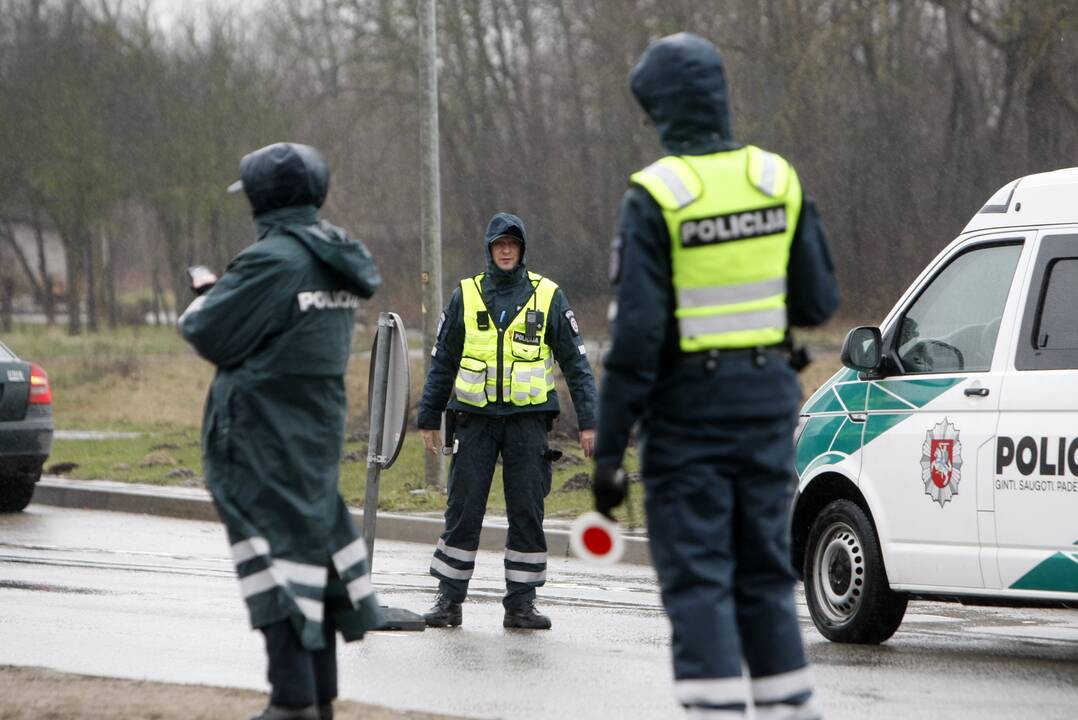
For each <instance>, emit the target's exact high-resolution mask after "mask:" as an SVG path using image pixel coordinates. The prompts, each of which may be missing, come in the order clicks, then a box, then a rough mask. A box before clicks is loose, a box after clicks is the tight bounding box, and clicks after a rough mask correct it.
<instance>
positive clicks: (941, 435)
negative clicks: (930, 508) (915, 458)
mask: <svg viewBox="0 0 1078 720" xmlns="http://www.w3.org/2000/svg"><path fill="white" fill-rule="evenodd" d="M921 480H923V481H924V484H925V495H928V496H929V497H930V498H932V499H933V500H935V501H936V502H938V503H939V506H940V507H943V505H944V503H946V502H948V501H949V500H950V499H951V498H952V497H954V496H955V495H957V494H958V483H959V482H960V481H961V480H962V443H961V442H959V441H958V428H956V427H955V426H954V423H951V422H948V421H947V418H943V420H941V421H940V422H938V423H936V425H935V426H934V427H933V428H932V429H931V430H929V431H928V432H927V433H925V442H924V445H922V446H921Z"/></svg>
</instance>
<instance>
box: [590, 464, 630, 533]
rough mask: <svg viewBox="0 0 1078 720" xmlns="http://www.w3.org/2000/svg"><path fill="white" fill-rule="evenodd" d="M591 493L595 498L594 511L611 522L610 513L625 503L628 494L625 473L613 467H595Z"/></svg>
mask: <svg viewBox="0 0 1078 720" xmlns="http://www.w3.org/2000/svg"><path fill="white" fill-rule="evenodd" d="M591 492H592V495H594V496H595V509H596V511H598V512H601V513H602V514H603V515H606V516H607V517H608V518H610V519H611V520H613V519H614V517H613V515H611V514H610V511H611V510H613V509H614V508H616V507H617V506H618V505H621V504H622V503H623V502H625V496H626V495H628V494H629V481H628V478H626V477H625V471H624V470H622V469H621V468H619V467H617V466H615V465H596V466H595V474H594V475H593V476H592V480H591Z"/></svg>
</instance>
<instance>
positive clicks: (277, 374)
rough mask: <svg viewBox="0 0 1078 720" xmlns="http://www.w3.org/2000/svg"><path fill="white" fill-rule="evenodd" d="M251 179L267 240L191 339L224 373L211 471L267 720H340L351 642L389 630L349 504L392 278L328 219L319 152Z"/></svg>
mask: <svg viewBox="0 0 1078 720" xmlns="http://www.w3.org/2000/svg"><path fill="white" fill-rule="evenodd" d="M240 178H241V179H240V181H239V182H238V183H236V184H235V185H234V189H240V188H242V190H243V191H244V193H245V194H246V195H247V199H248V200H249V201H250V204H251V208H252V210H253V212H254V220H255V226H256V228H257V241H256V242H255V243H254V244H252V245H250V246H249V247H247V248H246V249H245V250H243V251H242V252H241V253H240V254H239V255H237V256H236V257H235V258H233V260H232V261H231V262H230V263H229V265H228V267H227V268H226V269H225V272H224V274H223V275H222V276H221V278H220V280H217V281H216V283H215V284H212V285H210V284H209V283H207V282H206V281H205V280H202V281H201V282H199V283H198V287H196V292H198V293H200V294H199V296H198V297H197V298H196V299H195V301H194V302H193V303H191V305H190V306H189V307H188V308H187V310H186V311H185V312H184V313H183V315H182V316H181V317H180V321H179V325H180V332H181V333H182V334H183V336H184V338H185V339H186V340H187V341H188V342H190V343H191V344H192V345H193V346H194V348H195V349H196V350H197V351H198V353H199V354H200V355H201V356H202V357H204V358H205V359H206V360H208V361H210V362H211V363H213V364H214V365H216V366H217V374H216V376H215V377H214V379H213V384H212V385H211V386H210V393H209V396H208V397H207V398H206V411H205V417H204V419H203V427H202V451H203V464H204V468H205V473H206V484H207V486H208V487H209V489H210V492H211V494H212V495H213V500H214V504H215V506H216V507H217V512H218V514H219V515H220V516H221V520H222V521H223V522H224V524H225V527H226V528H227V530H228V539H229V543H230V544H231V549H232V559H233V561H234V562H235V566H236V573H237V575H238V576H239V581H240V589H241V591H242V593H243V597H244V599H245V601H246V603H247V610H248V613H249V615H250V620H251V625H252V627H256V628H258V629H259V630H261V631H262V633H263V634H264V635H265V640H266V652H267V654H268V656H269V671H268V677H269V681H270V685H271V686H272V691H271V695H270V704H269V706H268V707H267V708H266V709H265V710H264V711H263V712H262V714H260V715H259V716H258V718H257V720H330V719H331V718H332V716H333V709H332V701H333V699H334V698H335V697H336V696H337V659H336V633H337V631H340V632H341V634H342V635H343V636H344V638H345V640H346V641H350V640H358V639H360V638H362V637H363V634H364V632H365V631H366V630H369V629H371V628H374V627H378V626H379V625H380V624H381V613H380V611H379V608H378V603H377V601H376V598H375V596H374V592H373V590H372V587H371V579H370V575H369V574H368V561H367V547H366V543H365V542H364V541H363V536H362V535H361V534H360V532H359V530H358V529H357V528H356V526H355V524H354V523H353V521H352V517H351V515H350V514H349V512H348V508H347V507H345V504H344V501H343V500H342V499H341V496H340V494H339V493H338V490H337V481H338V474H339V468H340V460H341V450H342V446H343V442H344V421H345V390H344V374H345V369H346V367H347V364H348V358H349V353H350V350H351V343H352V330H353V328H354V327H355V314H356V308H357V307H358V306H359V301H360V299H365V298H369V297H370V296H371V295H373V294H374V291H375V290H376V289H377V288H378V286H379V285H380V284H381V278H380V276H379V274H378V270H377V268H376V267H375V265H374V261H373V260H372V258H371V255H370V253H369V252H367V249H366V248H365V247H364V246H363V243H361V242H359V241H357V240H353V239H351V238H349V237H348V235H347V234H346V233H345V232H344V231H343V230H341V229H340V228H337V227H334V226H333V225H330V224H329V223H327V222H325V221H322V220H319V217H318V211H319V208H320V207H321V206H322V203H323V201H324V200H325V198H326V192H327V191H328V189H329V168H328V167H327V166H326V163H325V160H323V159H322V156H321V155H320V154H319V153H318V151H317V150H315V149H314V148H311V147H308V146H306V145H299V144H292V143H277V144H275V145H270V146H268V147H265V148H262V149H261V150H256V151H255V152H253V153H250V154H249V155H246V156H245V157H244V158H243V160H242V161H241V162H240ZM231 189H233V188H230V190H231ZM211 279H212V278H211ZM207 288H209V289H207Z"/></svg>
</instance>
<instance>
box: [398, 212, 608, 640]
mask: <svg viewBox="0 0 1078 720" xmlns="http://www.w3.org/2000/svg"><path fill="white" fill-rule="evenodd" d="M484 247H485V249H486V260H487V269H486V272H484V273H480V274H479V275H476V276H474V277H467V278H464V279H463V280H461V282H460V284H459V285H458V286H457V288H456V290H454V291H453V294H452V296H451V297H450V300H449V304H448V305H447V306H446V308H445V311H444V312H443V313H442V316H441V320H440V324H439V329H438V337H437V341H436V343H435V346H434V348H432V350H431V355H432V357H431V365H430V372H429V374H428V375H427V381H426V385H425V387H424V388H423V398H422V400H421V402H420V405H419V419H418V425H419V429H420V432H421V433H422V435H423V439H424V442H425V444H426V447H427V450H429V451H430V452H432V453H437V452H439V450H440V448H441V446H442V440H441V437H440V435H439V429H440V427H441V420H442V412H443V411H445V410H446V409H447V405H448V412H449V413H450V414H451V417H448V418H447V427H448V426H449V425H455V428H456V440H457V443H458V447H459V450H458V451H457V453H456V454H455V455H454V457H453V463H452V465H451V466H450V470H449V501H448V505H447V507H446V511H445V531H444V532H443V533H442V536H441V539H439V541H438V545H437V547H436V548H435V551H434V558H433V560H432V561H431V567H430V572H431V575H433V576H434V577H436V578H438V581H439V583H438V596H437V598H436V600H435V602H434V606H433V607H432V608H431V609H430V611H429V612H427V613H426V615H425V616H424V617H425V619H426V621H427V625H429V626H431V627H445V626H456V625H460V624H461V621H462V611H461V603H462V602H463V601H464V598H465V597H466V595H467V592H468V581H469V580H470V579H471V577H472V573H473V572H474V570H475V558H476V554H477V551H478V548H479V534H480V531H481V530H482V528H483V515H484V513H485V512H486V506H487V496H488V494H489V492H490V483H491V479H492V478H493V475H494V468H495V464H496V462H497V459H498V456H499V454H500V455H501V458H502V464H503V473H502V477H503V481H504V486H505V504H506V510H507V512H508V515H509V518H508V519H509V535H508V538H507V541H506V547H505V561H504V565H505V585H506V594H505V598H504V600H503V605H504V607H505V618H504V621H503V625H504V626H505V627H515V628H526V629H547V628H549V627H550V619H549V618H548V617H546V616H545V615H542V614H540V613H539V612H538V611H537V610H536V609H535V589H536V588H537V587H540V586H542V585H543V584H544V583H545V582H546V562H547V548H546V536H545V535H544V534H543V510H544V498H545V497H546V495H547V494H548V493H549V492H550V484H551V465H550V464H551V461H552V460H553V459H554V457H555V455H557V454H559V453H554V452H552V451H551V450H550V447H549V444H548V442H547V434H548V432H549V431H550V429H551V424H552V422H553V420H554V418H555V416H556V415H557V414H558V410H559V406H558V392H557V390H556V388H555V387H554V362H555V361H556V362H557V363H558V365H559V366H560V367H561V370H562V373H563V374H564V376H565V382H566V384H567V385H568V386H569V392H570V394H571V395H572V399H573V406H574V408H575V409H576V415H577V421H578V425H579V430H580V445H581V447H582V448H583V449H584V453H585V455H587V456H588V457H590V456H591V454H592V449H593V447H594V439H595V433H594V430H593V429H592V428H594V427H595V396H596V391H595V379H594V377H593V375H592V372H591V366H590V365H589V364H588V358H587V353H586V351H585V348H584V339H583V338H582V337H581V335H580V326H579V324H578V322H577V319H576V317H575V316H574V314H573V311H572V309H571V308H570V307H569V302H568V300H567V299H566V297H565V294H564V293H563V292H562V290H561V289H560V288H559V287H558V286H557V284H555V283H554V282H553V281H552V280H550V279H549V278H546V277H543V276H541V275H538V274H536V273H532V272H528V270H527V267H526V265H525V262H524V254H525V251H526V249H527V235H526V233H525V230H524V223H523V222H522V221H521V220H520V218H518V217H517V216H516V215H512V214H510V213H498V214H496V215H495V216H494V217H493V218H491V220H490V223H489V224H488V225H487V231H486V234H485V238H484ZM447 440H448V439H447Z"/></svg>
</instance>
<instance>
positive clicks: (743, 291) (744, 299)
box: [677, 277, 786, 308]
mask: <svg viewBox="0 0 1078 720" xmlns="http://www.w3.org/2000/svg"><path fill="white" fill-rule="evenodd" d="M785 294H786V278H785V277H780V278H772V279H771V280H760V281H759V282H751V283H744V284H742V285H715V286H712V287H700V288H678V291H677V304H678V307H680V308H700V307H711V306H714V305H735V304H738V303H748V302H757V301H759V300H767V299H768V298H773V297H775V296H777V295H785Z"/></svg>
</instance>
